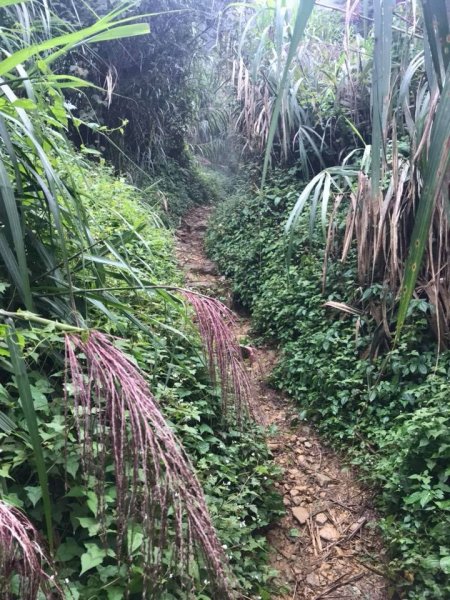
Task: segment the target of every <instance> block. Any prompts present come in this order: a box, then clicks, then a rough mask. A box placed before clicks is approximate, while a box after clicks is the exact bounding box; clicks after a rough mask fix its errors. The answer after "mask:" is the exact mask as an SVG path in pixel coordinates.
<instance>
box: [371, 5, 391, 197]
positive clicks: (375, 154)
mask: <svg viewBox="0 0 450 600" xmlns="http://www.w3.org/2000/svg"><path fill="white" fill-rule="evenodd" d="M393 6H394V1H393V0H375V2H374V29H375V31H374V32H375V48H374V59H373V89H372V198H373V199H374V200H376V199H378V197H379V194H380V182H381V176H382V168H381V165H382V160H381V156H382V153H383V154H384V152H385V147H384V145H385V136H386V127H387V118H388V108H389V97H390V79H391V49H392V19H393Z"/></svg>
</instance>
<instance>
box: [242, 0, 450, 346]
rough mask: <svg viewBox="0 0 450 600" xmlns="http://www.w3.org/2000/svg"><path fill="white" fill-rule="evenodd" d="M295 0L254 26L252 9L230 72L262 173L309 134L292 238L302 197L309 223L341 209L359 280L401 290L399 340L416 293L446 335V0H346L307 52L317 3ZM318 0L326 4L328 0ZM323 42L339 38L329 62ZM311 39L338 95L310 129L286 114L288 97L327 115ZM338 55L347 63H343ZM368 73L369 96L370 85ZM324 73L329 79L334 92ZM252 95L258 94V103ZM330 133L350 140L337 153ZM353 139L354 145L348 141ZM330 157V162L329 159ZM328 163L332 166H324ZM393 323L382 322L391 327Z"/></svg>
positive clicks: (449, 276) (449, 144)
mask: <svg viewBox="0 0 450 600" xmlns="http://www.w3.org/2000/svg"><path fill="white" fill-rule="evenodd" d="M318 4H319V5H320V3H318ZM297 8H298V12H297V18H296V19H295V20H294V18H293V16H292V15H291V17H290V18H289V14H288V10H287V8H286V6H285V4H284V3H282V2H277V3H275V4H274V5H272V4H270V5H269V4H268V5H267V8H265V9H263V10H264V11H265V12H264V15H265V17H264V18H265V22H266V23H267V25H266V28H265V29H262V30H261V27H260V28H259V29H256V24H258V19H259V20H260V21H261V19H262V17H261V13H260V12H258V8H255V9H254V13H253V16H252V17H251V18H250V20H249V21H248V27H247V28H246V29H245V31H244V34H243V36H242V39H243V41H242V43H241V45H240V53H238V56H237V58H236V60H237V61H239V62H238V67H237V68H235V69H234V71H233V72H234V77H235V78H236V80H237V99H238V100H239V101H241V102H242V104H243V109H242V115H241V117H240V120H241V122H242V123H243V124H244V127H245V130H246V131H247V130H249V129H252V130H253V134H255V133H256V134H257V135H258V136H259V139H260V140H261V143H263V144H264V146H265V155H264V164H263V176H262V180H263V183H264V180H265V178H266V175H267V171H268V166H269V162H270V160H271V158H273V157H276V156H277V153H278V156H279V151H280V150H281V155H283V154H284V156H285V157H287V156H288V155H289V152H290V153H291V157H292V156H294V155H295V153H293V145H292V140H294V139H302V140H303V142H305V140H307V141H308V150H307V151H306V157H305V151H304V150H303V149H302V148H301V147H299V149H298V151H297V153H296V156H297V159H298V162H299V164H300V165H301V167H302V172H303V177H304V179H305V182H306V187H305V188H304V190H303V191H302V192H301V193H300V194H299V198H298V201H297V203H296V205H295V207H294V209H293V211H292V213H291V215H290V217H289V220H288V223H287V232H288V233H289V235H290V236H291V239H292V235H294V232H295V225H296V223H297V222H298V219H299V217H300V215H301V214H302V212H303V211H304V210H305V208H306V207H307V206H310V207H311V218H310V221H311V223H315V220H316V214H317V212H320V214H321V223H322V229H323V231H324V236H325V238H327V235H328V232H330V234H331V233H332V231H333V227H332V226H331V225H330V226H329V224H330V221H336V220H337V219H342V215H345V218H346V226H345V232H344V234H343V236H342V239H341V244H342V259H343V260H345V258H346V257H347V256H348V253H349V249H350V247H351V246H352V244H355V247H356V250H357V254H358V274H359V279H360V283H361V284H362V285H363V286H369V285H371V283H374V282H382V283H384V284H385V285H386V286H387V287H388V288H390V290H391V291H392V292H393V293H394V296H396V297H397V300H398V302H397V310H396V313H395V314H392V315H391V318H392V319H393V320H396V321H397V325H396V328H397V329H396V330H397V334H396V336H397V339H398V337H399V336H400V334H401V330H402V327H403V325H404V322H405V319H406V317H407V313H408V306H409V303H410V300H411V298H412V296H413V295H414V294H415V295H417V296H418V297H422V298H426V299H427V301H428V302H429V304H430V305H431V306H432V309H431V311H432V314H431V323H432V326H433V328H434V331H435V334H436V336H437V338H438V341H439V344H440V345H441V346H445V345H448V343H449V340H450V312H449V306H450V295H449V291H448V290H449V281H450V272H449V262H450V261H449V220H448V205H449V201H448V190H447V189H446V183H445V182H446V181H448V176H449V169H450V165H449V156H450V152H449V148H450V130H449V127H448V125H446V124H445V121H448V115H449V106H448V64H449V55H450V53H449V42H448V40H449V37H448V36H449V24H448V12H447V10H446V8H445V2H444V1H443V0H438V1H436V2H432V3H431V2H426V1H424V2H423V3H422V6H421V8H422V10H421V11H416V10H415V8H414V6H413V5H412V4H409V3H404V4H397V5H395V3H394V2H393V1H392V0H376V1H375V2H374V3H373V8H374V11H373V17H369V16H368V15H367V13H366V14H363V13H362V12H359V13H358V11H357V3H355V4H351V3H347V9H346V11H343V12H344V13H345V14H344V15H343V17H342V22H341V24H340V25H339V26H338V27H337V30H339V31H340V34H339V33H336V37H335V39H334V38H333V34H331V38H330V40H329V41H328V40H327V41H325V43H324V44H323V45H322V49H320V50H316V51H314V50H315V49H314V46H313V44H314V40H313V30H312V31H310V32H308V30H307V37H306V41H305V43H304V48H305V52H302V51H301V50H300V51H299V50H298V48H299V35H298V34H299V33H302V32H303V30H304V29H305V27H306V26H307V22H308V18H309V20H310V22H311V18H310V14H311V8H312V5H311V4H309V3H308V2H298V3H297ZM316 10H319V11H321V14H323V15H324V14H325V13H324V10H323V9H322V8H319V9H316ZM314 14H315V13H313V17H314ZM358 14H359V16H358ZM268 15H272V17H273V18H272V17H271V19H272V20H269V17H268ZM358 19H359V20H360V21H361V20H362V21H363V22H364V27H362V26H361V23H360V21H358ZM289 25H290V27H291V28H292V35H291V36H290V37H289V38H287V37H284V35H283V34H282V31H283V27H289ZM256 30H257V31H258V33H257V34H255V31H256ZM252 35H253V36H254V37H256V39H257V40H258V39H259V46H258V51H257V52H256V54H255V59H254V62H253V70H252V67H251V66H247V65H246V62H245V58H244V57H243V56H242V48H245V43H246V42H245V39H247V38H250V39H251V38H252ZM342 39H343V40H344V44H342ZM247 43H248V42H247ZM328 46H331V47H333V48H334V49H335V53H336V54H335V59H334V60H333V61H332V62H333V64H330V63H329V60H330V57H331V56H332V54H330V53H331V52H332V51H331V50H330V53H328V51H324V50H323V47H328ZM253 47H255V42H253ZM308 50H310V51H312V52H310V53H312V54H313V56H314V57H315V61H316V63H315V65H316V77H315V79H316V80H317V81H318V80H320V81H322V84H321V85H322V87H321V93H322V95H323V96H324V98H326V97H327V96H328V95H330V97H332V98H334V105H332V104H329V105H328V110H329V119H328V121H327V122H326V126H325V128H324V127H323V126H322V125H320V126H318V125H317V126H316V127H315V128H313V129H312V131H309V129H308V128H305V127H304V123H305V122H304V121H303V122H302V121H301V119H300V118H299V119H293V118H291V114H293V113H292V111H291V110H290V108H289V106H291V105H295V106H296V108H295V114H298V115H302V114H303V115H304V114H306V112H309V114H312V115H314V114H315V115H316V119H315V120H316V123H319V122H320V121H319V119H318V116H319V115H320V108H317V106H320V102H318V104H317V106H316V107H315V108H312V105H311V97H313V98H314V97H315V96H314V95H313V94H314V89H315V88H314V85H315V84H314V83H311V79H310V80H309V81H308V80H307V84H306V85H305V74H306V73H308V65H309V62H310V61H311V60H314V59H311V58H310V56H309V54H308ZM320 59H322V61H321V60H320ZM334 63H336V64H338V65H341V68H340V70H339V71H336V67H335V66H334ZM263 64H265V65H269V67H268V70H267V73H270V72H274V73H276V74H277V75H276V77H275V83H274V84H270V79H269V78H268V77H267V76H265V73H264V71H263V70H262V69H261V65H263ZM369 68H370V69H371V74H370V71H369ZM280 73H282V75H280ZM336 74H337V77H336ZM369 74H370V81H369V85H370V105H369V97H368V96H365V95H364V87H367V83H364V82H366V81H367V79H368V76H369ZM324 77H326V78H328V90H329V91H328V92H327V87H326V85H325V86H324V85H323V80H324ZM270 86H271V87H270ZM337 90H339V92H338V93H337ZM258 94H259V95H258ZM257 98H261V102H260V103H259V104H258V100H256V99H257ZM255 107H257V108H255ZM349 108H350V110H349ZM369 108H370V111H369V110H368V109H369ZM269 115H270V116H269ZM369 115H370V128H369V127H368V123H367V116H369ZM263 121H264V122H265V126H264V130H263V129H262V128H261V123H262V122H263ZM339 121H340V123H341V125H340V126H339V128H338V127H337V123H338V122H339ZM356 123H359V124H360V126H359V127H358V126H357V125H356ZM342 126H344V135H343V134H342V132H343V129H342ZM334 135H340V137H341V139H342V138H344V144H345V145H344V146H343V147H342V148H341V152H340V154H338V155H337V156H336V154H334V158H333V152H331V153H330V149H331V148H332V147H333V145H334V144H333V136H334ZM351 139H353V141H354V146H355V147H354V148H353V149H352V148H350V147H349V146H348V141H349V140H351ZM328 140H330V143H329V144H327V145H326V143H325V141H328ZM275 142H278V146H277V145H276V144H275ZM316 154H321V155H322V157H323V159H322V161H317V160H316V161H312V160H311V158H312V157H314V156H315V155H316ZM343 157H345V158H343ZM336 158H339V159H340V161H339V164H336ZM291 160H292V158H291ZM308 160H309V162H310V168H309V169H308V168H307V164H308ZM324 160H325V161H326V162H329V161H330V160H332V161H333V162H334V164H333V163H332V164H331V165H330V164H328V165H323V161H324ZM321 165H322V167H323V166H326V168H325V169H324V170H322V171H319V169H320V168H321ZM311 167H312V168H311ZM319 207H320V208H319ZM325 247H326V253H327V252H328V250H329V248H330V244H329V243H327V242H325ZM326 260H327V259H326ZM326 260H325V262H326ZM391 333H392V332H390V331H389V330H388V331H387V334H388V336H391Z"/></svg>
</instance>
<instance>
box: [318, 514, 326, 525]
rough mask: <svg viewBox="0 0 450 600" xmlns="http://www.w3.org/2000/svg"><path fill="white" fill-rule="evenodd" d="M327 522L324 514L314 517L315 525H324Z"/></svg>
mask: <svg viewBox="0 0 450 600" xmlns="http://www.w3.org/2000/svg"><path fill="white" fill-rule="evenodd" d="M327 521H328V517H327V515H326V514H325V513H319V514H318V515H316V523H318V524H319V525H325V523H326V522H327Z"/></svg>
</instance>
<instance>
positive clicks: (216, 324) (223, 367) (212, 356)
mask: <svg viewBox="0 0 450 600" xmlns="http://www.w3.org/2000/svg"><path fill="white" fill-rule="evenodd" d="M180 291H181V293H182V295H183V296H184V298H186V300H187V301H188V302H189V304H190V305H191V306H192V307H193V309H194V311H195V314H196V316H197V321H198V328H199V331H200V335H201V338H202V340H203V344H204V348H205V352H206V355H207V360H208V367H209V371H210V375H211V378H212V379H213V381H218V382H219V383H220V387H221V391H222V407H223V411H224V413H226V411H227V409H228V399H229V396H230V392H231V393H232V394H233V396H234V406H235V411H236V415H237V418H238V419H239V420H240V419H241V417H242V413H243V412H244V411H245V410H246V409H247V408H248V407H249V401H250V397H251V385H250V380H249V377H248V375H247V372H246V370H245V368H244V365H243V361H242V355H241V350H240V347H239V344H238V342H237V340H236V337H235V335H234V333H233V327H234V314H233V313H232V311H231V310H230V309H229V308H227V307H226V306H225V305H224V304H223V303H222V302H220V300H217V299H215V298H209V297H208V296H202V295H199V294H196V293H195V292H190V291H189V290H180Z"/></svg>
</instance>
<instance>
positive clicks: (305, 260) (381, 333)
mask: <svg viewBox="0 0 450 600" xmlns="http://www.w3.org/2000/svg"><path fill="white" fill-rule="evenodd" d="M295 175H296V173H295V171H291V173H286V172H284V173H283V172H281V173H277V174H276V176H275V177H274V178H273V180H272V181H271V183H270V187H267V188H266V189H265V191H264V195H262V196H261V195H258V194H255V193H253V192H252V191H251V190H250V188H249V187H247V188H245V187H244V188H243V189H242V190H241V191H239V192H238V193H237V194H236V196H235V197H233V198H232V199H230V200H228V201H227V202H225V203H224V204H222V205H220V206H219V207H218V209H217V212H216V214H215V217H214V220H213V223H212V227H211V229H210V232H209V234H208V240H209V252H210V254H211V256H212V257H213V258H214V259H215V260H217V261H218V264H219V266H220V268H221V270H222V271H223V272H224V273H226V274H227V275H229V276H231V277H232V278H233V290H234V292H235V295H236V300H237V301H239V302H241V303H243V304H244V306H246V307H247V308H249V309H250V310H251V311H252V315H253V323H254V325H253V326H254V330H255V332H256V333H257V334H259V335H260V336H261V337H263V338H265V339H266V340H269V341H272V342H276V343H277V344H279V345H280V348H281V351H282V355H281V359H280V362H279V364H278V366H277V367H276V369H275V372H274V374H273V377H272V380H273V385H275V386H276V387H278V388H280V389H282V390H283V391H285V392H288V393H289V394H290V395H291V396H292V397H293V398H295V399H296V400H297V401H298V405H299V416H300V418H303V419H309V420H311V421H312V422H314V423H315V424H316V426H317V428H318V430H319V431H320V432H321V433H322V434H324V435H325V436H326V437H328V438H329V439H330V440H332V442H333V444H334V445H335V446H337V447H340V448H342V449H343V450H345V451H347V452H348V456H349V460H352V461H353V462H354V463H355V464H357V465H358V466H359V467H360V469H361V473H362V474H363V475H364V477H365V478H367V480H368V481H370V482H371V484H372V485H374V486H376V487H377V488H378V489H379V494H378V495H377V505H378V508H379V510H380V513H381V515H382V518H381V522H380V526H381V528H382V530H383V533H384V536H385V539H386V544H387V546H388V548H389V550H390V553H391V559H392V562H391V567H392V569H393V571H394V572H395V574H396V575H395V577H396V581H397V582H398V587H399V589H404V594H405V596H406V597H408V598H414V599H415V600H416V599H417V600H418V599H419V598H420V599H422V598H430V599H431V598H433V599H434V598H436V599H441V598H442V599H444V598H446V597H447V596H448V595H449V593H450V573H449V569H448V563H449V559H448V556H449V554H450V553H449V548H448V528H449V525H450V518H449V512H448V511H449V507H450V485H449V482H450V473H449V470H448V454H449V434H450V432H449V426H450V412H449V408H448V402H447V399H448V395H449V392H450V370H449V359H450V355H449V353H448V352H446V353H443V354H441V355H440V356H439V357H437V356H436V348H435V345H434V341H433V339H432V333H431V332H430V329H429V325H428V318H429V316H430V312H432V307H430V304H429V303H427V302H425V301H424V300H416V301H414V302H413V303H412V304H411V306H410V316H411V317H412V318H411V319H410V320H409V322H408V324H407V325H405V330H404V337H403V338H402V341H401V343H400V344H399V345H398V346H396V347H395V349H394V350H391V351H390V353H389V356H388V359H386V357H385V356H383V355H382V354H380V348H385V347H386V345H387V343H388V342H389V338H387V335H388V333H389V332H386V331H385V328H384V326H383V323H382V320H381V319H380V317H379V315H381V306H382V303H383V302H384V304H385V305H386V306H387V308H388V311H389V310H392V305H393V299H392V297H391V296H390V294H389V292H388V291H387V290H386V289H385V288H384V287H383V286H381V285H378V284H377V285H374V286H372V287H370V288H367V289H361V288H360V287H358V286H357V285H356V276H357V275H356V264H355V263H356V260H355V256H354V252H353V250H351V251H350V253H349V256H348V259H347V262H346V263H344V264H342V263H340V262H338V261H334V262H333V263H332V264H329V265H328V270H327V278H326V285H325V290H324V292H323V291H322V279H323V255H324V249H323V242H321V239H322V238H321V234H320V224H319V223H318V222H315V223H313V226H314V234H313V236H312V237H311V235H310V232H309V229H310V224H309V223H308V222H307V220H306V215H302V216H301V218H300V219H299V223H298V232H297V235H296V237H295V240H294V247H293V249H292V257H291V261H290V264H289V269H288V267H287V265H286V262H285V256H286V252H285V251H286V240H285V236H284V225H285V222H286V219H287V215H288V214H289V210H290V209H291V208H292V206H293V204H294V202H295V200H296V195H295V194H294V190H295V189H296V188H297V189H298V187H299V184H298V183H296V182H295V180H294V178H295ZM341 228H342V223H341V220H340V219H339V218H337V235H336V237H339V235H341V234H342V233H340V232H341V231H342V230H341ZM332 251H333V249H332V248H331V252H332ZM326 301H334V302H341V303H346V304H347V305H349V306H352V307H356V308H358V309H360V313H361V314H360V316H357V315H356V314H355V315H353V314H346V313H342V312H338V311H336V310H335V309H333V308H330V307H327V306H324V304H325V302H326Z"/></svg>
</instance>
